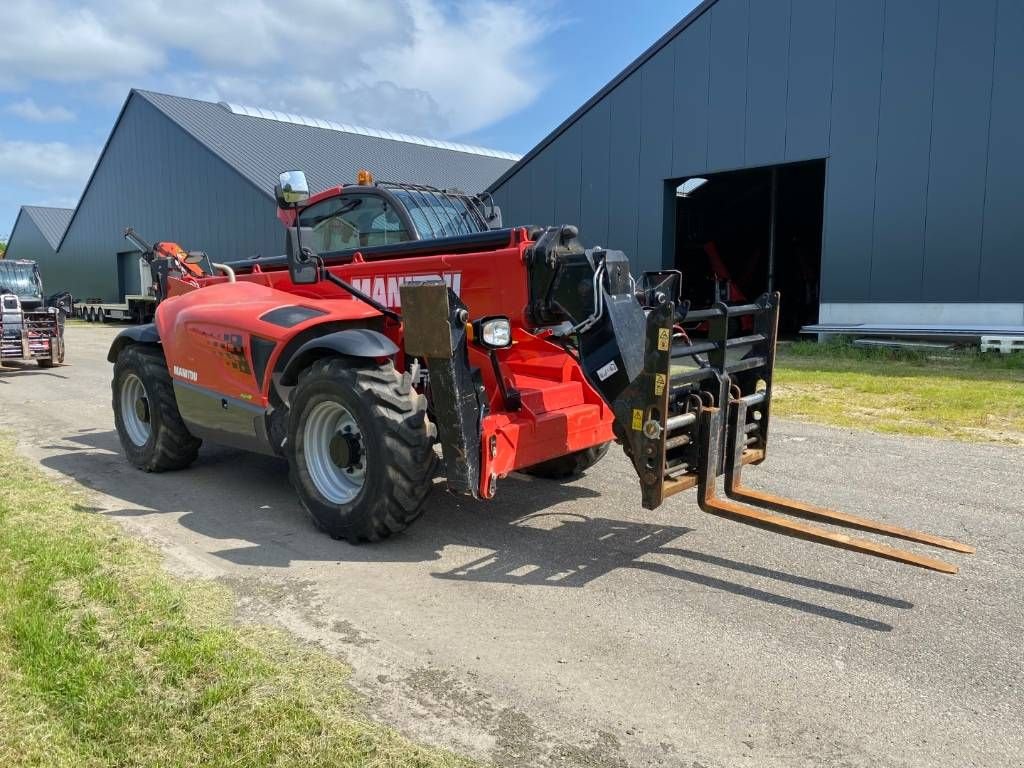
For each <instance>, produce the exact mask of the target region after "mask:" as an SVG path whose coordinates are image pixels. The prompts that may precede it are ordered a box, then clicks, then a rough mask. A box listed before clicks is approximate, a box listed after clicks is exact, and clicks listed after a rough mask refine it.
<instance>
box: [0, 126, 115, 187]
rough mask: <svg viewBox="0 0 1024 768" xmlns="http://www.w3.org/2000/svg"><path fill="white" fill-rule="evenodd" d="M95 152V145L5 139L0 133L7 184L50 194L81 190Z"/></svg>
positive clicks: (0, 155) (0, 159) (0, 156)
mask: <svg viewBox="0 0 1024 768" xmlns="http://www.w3.org/2000/svg"><path fill="white" fill-rule="evenodd" d="M98 154H99V152H98V150H96V149H90V148H85V147H73V146H71V145H69V144H65V143H64V142H61V141H48V142H35V141H18V140H13V141H9V140H5V139H4V138H2V137H0V168H3V169H4V178H5V180H6V181H7V185H8V186H11V187H17V188H20V189H26V188H28V189H35V190H38V191H40V192H43V193H50V194H51V196H60V195H64V196H66V197H70V196H71V195H74V194H78V193H79V192H81V190H82V188H83V187H84V186H85V181H86V179H87V178H88V177H89V174H90V173H91V172H92V168H93V165H94V164H95V162H96V157H97V156H98ZM47 199H50V198H47Z"/></svg>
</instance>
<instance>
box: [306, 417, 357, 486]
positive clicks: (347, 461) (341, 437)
mask: <svg viewBox="0 0 1024 768" xmlns="http://www.w3.org/2000/svg"><path fill="white" fill-rule="evenodd" d="M303 455H304V457H305V459H306V469H307V471H308V472H309V476H310V478H311V479H312V480H313V485H315V486H316V489H317V491H319V492H320V495H321V496H323V497H324V498H325V499H327V500H328V501H329V502H331V503H332V504H347V503H348V502H350V501H352V499H354V498H355V497H356V496H358V495H359V492H360V491H361V490H362V488H363V483H364V482H365V481H366V453H365V449H364V446H363V434H362V432H361V431H360V429H359V424H358V423H356V420H355V419H354V418H353V417H352V414H351V413H349V411H348V409H347V408H345V406H343V405H341V404H340V403H336V402H333V401H328V402H323V403H317V404H316V405H315V406H313V410H312V411H310V413H309V416H308V417H307V419H306V425H305V427H304V429H303Z"/></svg>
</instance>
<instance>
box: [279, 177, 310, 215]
mask: <svg viewBox="0 0 1024 768" xmlns="http://www.w3.org/2000/svg"><path fill="white" fill-rule="evenodd" d="M274 197H276V198H277V207H278V208H298V207H299V206H300V205H301V204H302V203H304V202H306V201H307V200H308V199H309V184H308V183H307V182H306V174H304V173H303V172H302V171H285V172H284V173H282V174H281V176H280V180H279V181H278V183H277V184H276V185H275V186H274Z"/></svg>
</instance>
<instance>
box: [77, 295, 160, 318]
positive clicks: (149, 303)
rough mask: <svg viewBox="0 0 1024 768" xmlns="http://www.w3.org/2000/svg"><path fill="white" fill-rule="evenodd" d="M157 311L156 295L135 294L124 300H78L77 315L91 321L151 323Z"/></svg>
mask: <svg viewBox="0 0 1024 768" xmlns="http://www.w3.org/2000/svg"><path fill="white" fill-rule="evenodd" d="M155 311H156V297H155V296H142V295H138V294H133V295H130V296H125V297H124V301H123V302H119V303H118V302H101V301H78V302H75V317H78V318H81V319H82V320H85V321H86V322H90V323H111V322H115V321H116V322H129V323H150V322H152V321H153V313H154V312H155Z"/></svg>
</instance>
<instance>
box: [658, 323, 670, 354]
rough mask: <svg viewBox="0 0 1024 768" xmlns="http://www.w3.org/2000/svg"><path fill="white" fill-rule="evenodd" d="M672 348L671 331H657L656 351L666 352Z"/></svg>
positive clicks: (666, 329) (662, 329)
mask: <svg viewBox="0 0 1024 768" xmlns="http://www.w3.org/2000/svg"><path fill="white" fill-rule="evenodd" d="M671 346H672V331H671V330H670V329H669V328H659V329H658V351H659V352H668V350H669V347H671Z"/></svg>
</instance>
